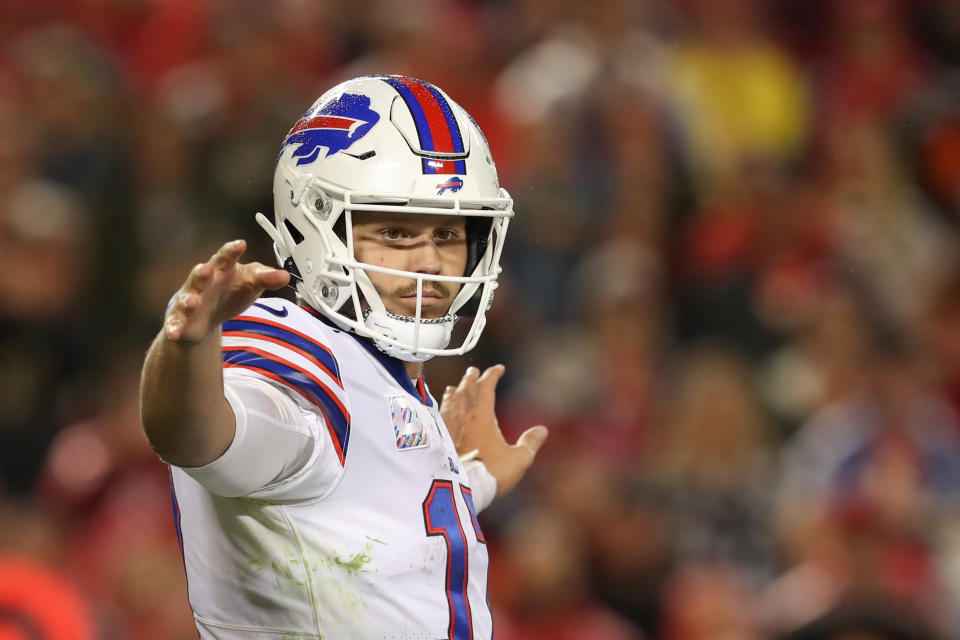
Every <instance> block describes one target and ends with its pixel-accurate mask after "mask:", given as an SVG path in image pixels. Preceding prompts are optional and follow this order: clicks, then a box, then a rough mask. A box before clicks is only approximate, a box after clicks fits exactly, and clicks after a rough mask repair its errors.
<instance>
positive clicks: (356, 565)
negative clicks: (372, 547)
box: [333, 551, 370, 573]
mask: <svg viewBox="0 0 960 640" xmlns="http://www.w3.org/2000/svg"><path fill="white" fill-rule="evenodd" d="M333 561H334V562H336V563H337V566H339V567H343V568H344V569H346V570H347V571H350V572H351V573H356V572H357V571H359V570H360V569H362V568H363V566H364V565H365V564H367V563H368V562H370V556H369V555H367V554H366V553H364V552H363V551H361V552H360V553H355V554H354V555H353V556H352V557H351V558H350V559H349V560H343V559H341V558H340V557H339V556H338V557H336V558H334V559H333Z"/></svg>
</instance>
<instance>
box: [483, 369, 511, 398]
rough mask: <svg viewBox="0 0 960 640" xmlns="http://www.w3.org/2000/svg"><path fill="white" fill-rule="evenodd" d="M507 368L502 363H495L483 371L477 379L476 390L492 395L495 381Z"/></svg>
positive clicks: (495, 385)
mask: <svg viewBox="0 0 960 640" xmlns="http://www.w3.org/2000/svg"><path fill="white" fill-rule="evenodd" d="M506 371H507V368H506V367H505V366H503V365H502V364H495V365H493V366H492V367H489V368H488V369H487V370H486V371H484V372H483V375H482V376H480V378H479V379H478V380H477V390H478V391H479V392H480V393H483V394H487V395H490V396H493V395H494V393H495V392H496V390H497V383H498V382H500V378H502V377H503V374H504V373H506Z"/></svg>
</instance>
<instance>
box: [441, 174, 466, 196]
mask: <svg viewBox="0 0 960 640" xmlns="http://www.w3.org/2000/svg"><path fill="white" fill-rule="evenodd" d="M462 188H463V180H461V179H460V178H458V177H456V176H454V177H452V178H450V179H449V180H447V181H446V182H441V183H440V184H438V185H437V189H438V191H437V195H438V196H442V195H443V194H444V192H445V191H450V193H456V192H457V191H460V189H462Z"/></svg>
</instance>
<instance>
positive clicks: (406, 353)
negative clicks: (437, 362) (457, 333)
mask: <svg viewBox="0 0 960 640" xmlns="http://www.w3.org/2000/svg"><path fill="white" fill-rule="evenodd" d="M456 322H457V316H455V315H452V314H451V315H446V316H443V317H440V318H423V319H421V320H420V332H419V336H417V335H415V334H416V333H417V321H416V320H415V319H414V318H410V317H408V316H401V315H397V314H395V313H390V312H389V311H387V312H385V313H380V312H378V311H367V313H366V314H365V315H364V319H363V323H364V325H366V327H367V328H368V329H370V330H371V331H373V332H374V333H376V334H379V335H382V336H384V337H387V338H391V339H393V340H399V341H401V342H404V343H406V344H415V345H417V346H420V347H427V348H429V349H444V348H446V346H447V345H448V344H450V335H451V334H452V333H453V326H454V325H455V324H456ZM373 343H374V344H375V345H376V346H377V348H378V349H380V351H382V352H384V353H385V354H387V355H388V356H392V357H394V358H397V359H399V360H403V361H404V362H425V361H427V360H429V359H430V358H432V357H433V356H432V355H429V354H426V353H423V352H421V351H413V350H410V349H404V348H403V347H397V346H394V345H391V344H388V343H386V342H384V341H382V340H377V339H376V338H374V339H373Z"/></svg>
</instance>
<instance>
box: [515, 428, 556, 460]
mask: <svg viewBox="0 0 960 640" xmlns="http://www.w3.org/2000/svg"><path fill="white" fill-rule="evenodd" d="M549 435H550V431H549V430H548V429H547V428H546V427H545V426H543V425H542V424H541V425H537V426H535V427H530V428H529V429H527V430H526V431H524V432H523V433H521V434H520V437H519V438H517V446H518V447H523V448H524V449H526V450H527V451H529V452H530V461H531V462H532V461H533V457H534V456H535V455H537V452H538V451H540V447H542V446H543V443H544V442H546V441H547V436H549Z"/></svg>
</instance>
